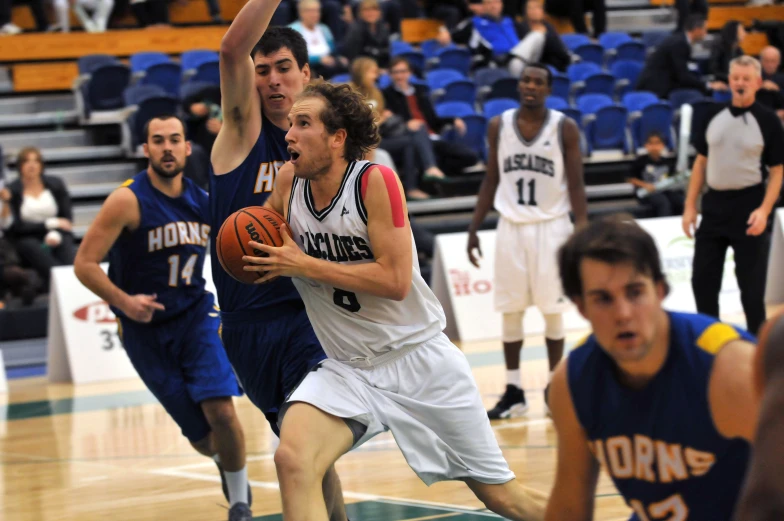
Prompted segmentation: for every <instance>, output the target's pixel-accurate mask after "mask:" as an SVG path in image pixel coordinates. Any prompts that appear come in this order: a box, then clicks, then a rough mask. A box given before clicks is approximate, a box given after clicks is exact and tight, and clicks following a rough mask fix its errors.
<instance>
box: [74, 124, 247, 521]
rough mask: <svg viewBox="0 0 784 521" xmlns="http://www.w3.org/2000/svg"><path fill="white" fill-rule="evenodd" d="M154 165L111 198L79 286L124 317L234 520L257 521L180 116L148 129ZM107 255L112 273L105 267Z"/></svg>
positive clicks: (157, 387) (145, 368) (85, 252)
mask: <svg viewBox="0 0 784 521" xmlns="http://www.w3.org/2000/svg"><path fill="white" fill-rule="evenodd" d="M144 154H145V155H146V156H147V157H148V158H149V166H148V167H147V169H146V170H142V171H141V172H140V173H139V174H137V175H136V176H135V177H134V178H133V179H131V180H129V182H127V183H126V184H125V185H124V186H123V187H121V188H119V189H117V190H115V191H114V192H113V193H112V194H111V195H109V197H108V198H107V199H106V202H105V203H104V205H103V207H102V208H101V211H100V212H99V213H98V215H97V216H96V218H95V221H94V222H93V224H92V225H91V226H90V229H89V230H88V231H87V234H86V235H85V237H84V240H83V241H82V244H81V246H80V248H79V252H78V254H77V256H76V260H75V263H74V269H75V271H76V276H77V277H78V278H79V280H80V281H81V282H82V284H84V285H85V286H86V287H88V288H89V289H90V290H92V291H93V292H94V293H95V294H96V295H98V296H99V297H101V298H102V299H104V300H105V301H106V302H107V303H109V305H110V306H111V307H112V310H113V311H114V313H115V314H116V315H117V317H118V318H119V322H120V326H121V327H120V337H121V339H122V342H123V346H124V347H125V351H126V353H127V354H128V357H129V358H130V360H131V362H132V363H133V366H134V368H136V371H137V372H138V373H139V376H140V377H141V379H142V380H143V381H144V383H145V384H146V385H147V387H148V388H149V389H150V391H151V392H152V393H153V394H154V395H155V397H156V398H158V400H159V401H160V403H161V404H162V405H163V406H164V408H165V409H166V411H167V412H168V413H169V415H170V416H171V417H172V418H173V419H174V421H175V422H177V424H178V425H179V426H180V428H181V429H182V433H183V435H184V436H185V437H187V438H188V440H189V441H190V443H191V445H193V447H194V448H195V449H196V450H197V451H198V452H200V453H201V454H203V455H205V456H208V457H212V458H214V459H215V461H216V463H218V467H219V468H220V469H221V478H222V480H223V484H224V493H225V494H226V495H227V499H228V500H229V503H230V504H231V508H230V510H229V520H230V521H246V520H250V519H251V513H250V508H249V504H250V490H249V488H248V477H247V471H246V468H245V440H244V438H243V432H242V427H241V426H240V423H239V420H238V419H237V416H236V414H235V411H234V405H233V402H232V396H239V395H240V394H241V391H240V388H239V384H238V383H237V380H236V378H235V376H234V373H233V372H232V368H231V365H230V364H229V360H228V358H227V357H226V352H225V351H224V349H223V346H222V345H221V341H220V337H219V335H218V330H219V327H220V318H219V315H218V310H217V307H216V306H215V302H214V297H213V295H212V294H211V293H209V292H206V291H205V289H204V288H205V285H204V278H203V277H202V267H203V266H204V257H205V253H206V249H207V242H208V239H209V233H210V226H209V224H208V223H209V208H208V201H207V194H206V192H204V191H203V190H202V189H200V188H198V187H197V186H196V185H195V184H194V183H192V182H191V181H190V180H188V179H185V178H184V177H183V174H182V170H183V168H184V167H185V162H186V157H187V156H188V155H189V154H190V144H189V143H188V142H187V141H186V138H185V128H184V126H183V123H182V121H181V120H179V119H178V118H177V117H176V116H161V117H158V118H153V119H152V120H150V122H149V123H148V124H147V130H146V142H145V144H144ZM107 253H108V254H109V274H108V276H107V274H106V273H105V272H104V271H103V269H101V267H100V265H99V263H100V262H101V261H102V260H103V259H104V258H105V257H106V255H107Z"/></svg>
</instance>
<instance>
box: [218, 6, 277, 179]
mask: <svg viewBox="0 0 784 521" xmlns="http://www.w3.org/2000/svg"><path fill="white" fill-rule="evenodd" d="M278 4H280V0H249V1H248V3H246V4H245V5H244V6H243V8H242V9H241V10H240V12H239V13H237V16H236V17H235V18H234V21H233V22H232V23H231V26H230V27H229V30H228V31H226V34H225V35H224V36H223V40H221V46H220V88H221V108H222V109H223V126H222V127H221V129H220V131H219V132H218V137H217V138H216V139H215V145H214V146H213V148H212V157H211V159H212V165H213V169H214V170H215V173H216V174H217V175H220V174H226V173H228V172H231V171H232V170H234V169H235V168H237V167H238V166H239V165H240V164H241V163H242V161H243V160H244V159H245V157H247V155H248V153H249V152H250V150H251V148H253V145H254V143H255V142H256V139H257V138H258V137H259V133H260V132H261V100H260V99H259V95H258V93H257V91H256V85H255V82H254V76H255V74H256V72H255V70H254V65H253V58H251V55H250V53H251V52H252V51H253V47H254V46H255V45H256V43H258V41H259V39H260V38H261V37H262V35H264V31H266V30H267V26H269V22H270V19H272V15H273V14H274V13H275V9H277V8H278Z"/></svg>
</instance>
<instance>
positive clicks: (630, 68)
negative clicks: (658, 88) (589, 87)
mask: <svg viewBox="0 0 784 521" xmlns="http://www.w3.org/2000/svg"><path fill="white" fill-rule="evenodd" d="M642 67H643V64H642V63H641V62H637V61H633V60H615V61H614V62H612V65H610V73H612V75H613V76H615V78H616V83H615V90H616V93H617V94H618V95H620V96H623V95H624V94H626V93H627V92H630V91H632V90H633V89H634V88H635V86H636V85H637V79H638V78H639V77H640V73H641V72H642Z"/></svg>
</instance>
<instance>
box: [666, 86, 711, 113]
mask: <svg viewBox="0 0 784 521" xmlns="http://www.w3.org/2000/svg"><path fill="white" fill-rule="evenodd" d="M702 98H703V95H702V92H700V91H698V90H697V89H675V90H673V91H672V92H670V95H669V100H670V103H671V104H672V108H673V109H675V110H678V109H679V108H681V105H683V104H684V103H691V102H693V101H696V100H698V99H702Z"/></svg>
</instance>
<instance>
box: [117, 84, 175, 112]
mask: <svg viewBox="0 0 784 521" xmlns="http://www.w3.org/2000/svg"><path fill="white" fill-rule="evenodd" d="M156 96H166V91H165V90H163V87H159V86H158V85H131V86H130V87H128V88H126V89H125V90H124V91H123V101H124V102H125V106H126V107H127V106H130V105H138V104H139V103H141V102H142V101H144V100H146V99H147V98H154V97H156Z"/></svg>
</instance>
